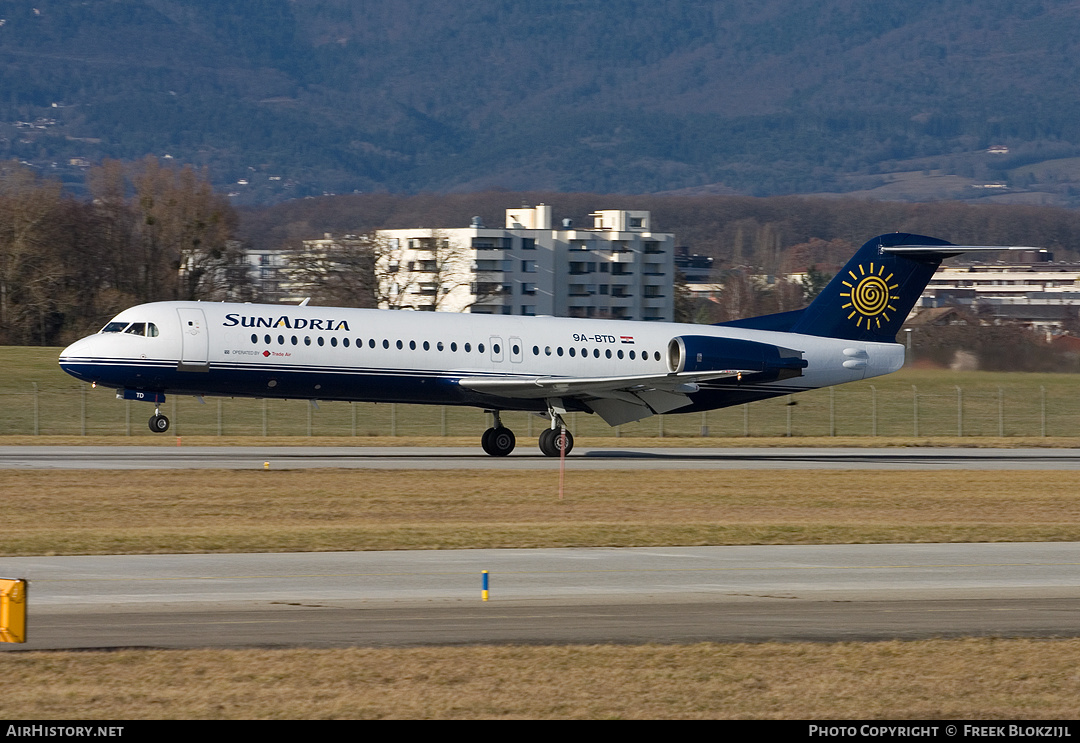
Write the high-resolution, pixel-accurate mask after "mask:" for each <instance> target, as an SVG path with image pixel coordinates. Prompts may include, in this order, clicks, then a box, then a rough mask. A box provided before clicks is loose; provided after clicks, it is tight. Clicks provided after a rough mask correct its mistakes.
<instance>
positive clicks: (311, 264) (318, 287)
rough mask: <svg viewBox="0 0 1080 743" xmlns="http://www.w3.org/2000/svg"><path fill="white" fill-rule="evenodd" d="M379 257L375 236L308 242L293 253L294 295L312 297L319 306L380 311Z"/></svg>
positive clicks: (290, 276)
mask: <svg viewBox="0 0 1080 743" xmlns="http://www.w3.org/2000/svg"><path fill="white" fill-rule="evenodd" d="M378 255H379V248H378V239H377V238H376V236H375V235H374V234H372V233H368V234H364V235H346V236H345V237H343V238H339V239H334V240H329V239H328V240H312V241H307V243H306V244H303V245H302V246H301V247H300V248H299V249H294V250H293V251H292V252H291V254H290V257H289V266H288V267H287V268H286V269H285V275H286V277H287V279H288V281H289V282H290V284H291V288H292V290H293V291H295V292H299V293H306V294H308V295H309V296H311V298H312V299H313V300H314V301H315V303H316V304H328V305H334V306H337V307H377V306H378V300H377V284H376V281H375V262H376V260H377V256H378Z"/></svg>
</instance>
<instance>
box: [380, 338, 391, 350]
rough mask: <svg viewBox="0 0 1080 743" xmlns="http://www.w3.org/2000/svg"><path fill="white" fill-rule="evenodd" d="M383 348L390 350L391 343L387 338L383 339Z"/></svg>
mask: <svg viewBox="0 0 1080 743" xmlns="http://www.w3.org/2000/svg"><path fill="white" fill-rule="evenodd" d="M382 347H383V348H390V341H388V340H387V339H386V338H383V342H382Z"/></svg>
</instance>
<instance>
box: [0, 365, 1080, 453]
mask: <svg viewBox="0 0 1080 743" xmlns="http://www.w3.org/2000/svg"><path fill="white" fill-rule="evenodd" d="M59 352H60V349H56V348H18V347H11V346H6V347H0V369H3V374H2V375H0V437H4V436H13V435H35V434H38V435H49V436H69V437H71V436H74V437H82V436H99V435H100V436H109V437H126V436H129V435H134V436H140V437H141V436H144V435H146V434H148V433H149V432H148V431H147V428H146V421H147V419H148V418H149V417H150V415H151V413H152V412H153V411H152V409H151V406H150V405H148V404H146V403H136V402H131V401H127V402H123V401H119V400H116V399H115V396H114V394H113V391H112V390H106V389H90V388H89V386H88V385H85V384H82V383H80V382H78V381H77V380H75V379H73V378H71V377H69V376H67V375H66V374H64V373H63V372H62V371H60V368H59V366H58V365H57V363H56V359H57V357H58V355H59ZM35 384H36V385H37V388H36V391H35V386H34V385H35ZM1076 388H1077V377H1076V376H1075V375H1072V374H1022V373H990V372H952V371H931V370H918V369H904V370H902V371H900V372H898V373H896V374H893V375H890V376H887V377H879V378H876V379H873V380H870V381H866V382H856V383H852V384H849V385H843V386H840V387H834V388H828V389H823V390H815V391H812V392H806V393H802V394H799V395H795V396H793V397H790V398H789V397H783V398H777V399H774V400H766V401H762V402H757V403H751V404H749V405H743V406H738V407H734V408H726V409H723V410H717V411H710V412H708V413H695V414H688V415H664V416H655V417H653V418H649V419H646V420H644V421H640V422H638V423H633V424H628V425H625V426H620V427H618V428H615V429H612V428H609V427H608V426H607V425H606V424H605V423H604V422H603V421H602V420H600V419H599V418H598V417H597V416H594V415H587V414H584V413H573V414H571V415H570V416H569V419H568V421H567V423H568V425H569V426H570V428H571V431H572V432H573V433H574V435H575V436H579V437H582V436H584V437H590V438H597V439H599V438H605V439H606V438H614V437H619V438H623V437H626V438H634V439H638V438H697V437H701V436H702V434H703V433H707V434H708V435H709V436H710V437H721V438H746V437H753V438H757V437H784V438H786V437H788V436H791V437H798V438H801V437H830V438H831V437H834V436H837V437H847V436H866V437H874V436H876V437H882V438H905V439H906V438H911V439H916V440H918V439H923V438H942V437H956V436H961V437H965V438H981V437H1001V438H1013V437H1029V438H1043V437H1075V436H1077V435H1078V434H1080V395H1077V394H1076ZM789 403H794V404H789ZM162 412H164V413H165V414H166V415H168V416H169V418H170V419H171V420H172V424H173V428H172V430H171V431H170V434H171V435H173V436H175V435H181V436H207V437H215V436H222V437H237V436H244V437H249V436H258V437H262V436H268V437H273V438H279V437H296V438H307V437H309V436H310V437H331V438H336V439H339V440H340V439H351V440H360V441H363V440H366V439H370V438H375V437H393V438H409V437H413V438H416V437H421V438H428V439H439V438H444V437H455V436H468V437H470V438H471V439H472V440H473V441H477V440H478V439H479V434H480V432H482V431H483V429H484V428H486V427H487V426H488V425H490V424H489V423H488V422H487V419H486V417H485V415H484V414H483V413H482V412H481V411H479V410H476V409H472V408H455V407H440V406H415V405H387V404H383V405H374V404H367V403H351V404H350V403H333V402H320V403H319V408H318V409H315V408H314V407H312V406H311V405H310V404H309V403H308V402H307V401H305V400H265V401H264V400H247V399H233V398H206V401H205V404H203V403H200V402H198V400H196V399H195V398H191V397H171V398H170V399H169V400H168V401H167V402H166V404H165V406H164V409H163V411H162ZM503 420H504V422H505V423H506V425H508V426H509V427H510V428H512V429H513V430H514V431H515V432H516V433H517V435H518V438H519V439H524V438H532V437H534V436H537V435H539V433H540V430H541V428H542V427H543V425H545V423H544V421H543V420H542V419H541V418H538V417H537V416H534V415H528V414H524V413H507V414H505V415H504V418H503Z"/></svg>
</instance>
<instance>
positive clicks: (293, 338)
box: [292, 335, 296, 346]
mask: <svg viewBox="0 0 1080 743" xmlns="http://www.w3.org/2000/svg"><path fill="white" fill-rule="evenodd" d="M292 344H293V345H294V346H295V345H296V336H295V335H294V336H293V337H292Z"/></svg>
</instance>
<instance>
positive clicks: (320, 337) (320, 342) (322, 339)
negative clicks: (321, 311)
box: [319, 335, 326, 346]
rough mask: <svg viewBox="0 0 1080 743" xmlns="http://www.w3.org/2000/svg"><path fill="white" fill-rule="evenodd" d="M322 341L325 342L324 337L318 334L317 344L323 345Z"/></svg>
mask: <svg viewBox="0 0 1080 743" xmlns="http://www.w3.org/2000/svg"><path fill="white" fill-rule="evenodd" d="M324 343H326V339H325V338H323V337H322V336H321V335H320V336H319V345H320V346H321V345H323V344H324Z"/></svg>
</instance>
